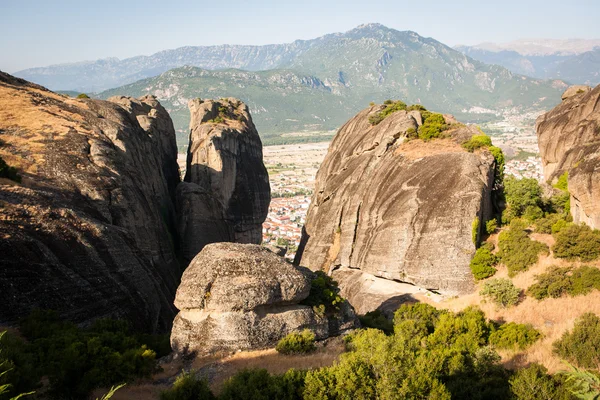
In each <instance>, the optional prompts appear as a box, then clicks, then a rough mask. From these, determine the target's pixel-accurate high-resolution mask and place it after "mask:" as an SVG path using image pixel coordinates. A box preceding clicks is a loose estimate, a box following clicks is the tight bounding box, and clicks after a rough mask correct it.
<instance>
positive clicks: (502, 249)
mask: <svg viewBox="0 0 600 400" xmlns="http://www.w3.org/2000/svg"><path fill="white" fill-rule="evenodd" d="M526 229H527V225H526V224H525V223H524V222H522V221H521V220H518V219H515V220H513V221H512V222H511V224H510V227H509V229H507V230H504V231H503V232H501V233H500V235H499V236H498V248H499V251H498V256H499V257H500V259H501V260H502V263H503V264H504V265H506V267H507V268H508V275H509V276H514V275H515V274H516V273H518V272H521V271H526V270H527V269H528V268H529V267H530V266H531V265H533V264H535V263H536V262H537V261H538V258H539V256H540V254H545V253H547V252H548V246H546V245H545V244H543V243H541V242H537V241H535V240H531V239H530V238H529V236H528V234H527V231H526Z"/></svg>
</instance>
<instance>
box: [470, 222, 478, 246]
mask: <svg viewBox="0 0 600 400" xmlns="http://www.w3.org/2000/svg"><path fill="white" fill-rule="evenodd" d="M478 238H479V217H475V219H474V220H473V222H472V223H471V240H472V241H473V244H474V245H475V246H477V239H478Z"/></svg>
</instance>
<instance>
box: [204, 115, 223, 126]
mask: <svg viewBox="0 0 600 400" xmlns="http://www.w3.org/2000/svg"><path fill="white" fill-rule="evenodd" d="M206 122H207V123H209V124H222V123H223V122H225V118H223V117H222V116H221V115H217V116H216V117H214V118H213V119H209V120H208V121H206Z"/></svg>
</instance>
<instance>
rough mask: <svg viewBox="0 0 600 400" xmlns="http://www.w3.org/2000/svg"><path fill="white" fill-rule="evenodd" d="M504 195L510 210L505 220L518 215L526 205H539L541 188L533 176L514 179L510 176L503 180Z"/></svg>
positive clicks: (525, 208)
mask: <svg viewBox="0 0 600 400" xmlns="http://www.w3.org/2000/svg"><path fill="white" fill-rule="evenodd" d="M504 195H505V197H506V202H507V204H508V209H509V210H510V211H509V212H508V213H507V214H506V215H507V216H509V218H507V220H506V222H510V220H511V219H512V218H516V217H520V216H522V215H523V214H524V213H525V210H527V208H528V207H541V205H542V204H543V202H542V189H541V188H540V185H539V183H538V181H537V180H535V179H533V178H525V179H516V178H514V177H512V176H509V177H507V178H506V179H505V180H504Z"/></svg>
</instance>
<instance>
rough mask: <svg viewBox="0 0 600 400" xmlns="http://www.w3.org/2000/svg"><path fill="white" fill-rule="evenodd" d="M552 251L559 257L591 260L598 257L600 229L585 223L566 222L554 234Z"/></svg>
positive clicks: (599, 252) (599, 253)
mask: <svg viewBox="0 0 600 400" xmlns="http://www.w3.org/2000/svg"><path fill="white" fill-rule="evenodd" d="M554 238H555V240H556V242H555V244H554V246H553V247H552V251H553V252H554V255H555V256H556V257H559V258H567V259H577V258H578V259H580V260H581V261H593V260H595V259H597V258H598V257H600V230H597V229H594V230H592V229H591V228H590V227H589V226H587V225H585V224H580V225H576V224H567V225H565V226H564V228H562V229H560V231H559V232H557V233H556V234H555V235H554Z"/></svg>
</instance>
